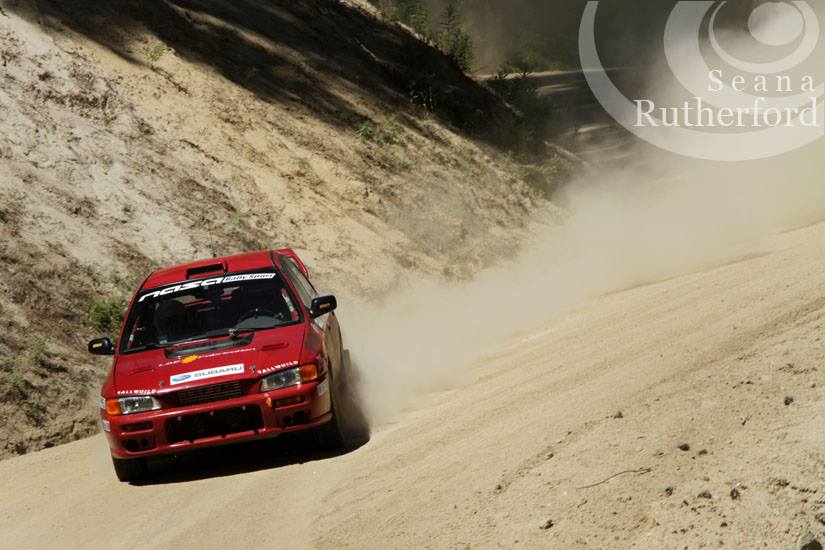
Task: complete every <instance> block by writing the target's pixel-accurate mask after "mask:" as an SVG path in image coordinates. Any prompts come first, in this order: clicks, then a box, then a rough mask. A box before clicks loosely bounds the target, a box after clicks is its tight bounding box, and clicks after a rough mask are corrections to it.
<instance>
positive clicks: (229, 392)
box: [173, 380, 243, 407]
mask: <svg viewBox="0 0 825 550" xmlns="http://www.w3.org/2000/svg"><path fill="white" fill-rule="evenodd" d="M242 395H243V386H242V385H241V381H240V380H234V381H232V382H224V383H222V384H213V385H211V386H202V387H200V388H192V389H191V390H181V391H179V392H175V394H174V398H173V399H175V401H176V405H177V406H179V407H188V406H190V405H201V404H203V403H213V402H215V401H226V400H227V399H235V398H236V397H241V396H242Z"/></svg>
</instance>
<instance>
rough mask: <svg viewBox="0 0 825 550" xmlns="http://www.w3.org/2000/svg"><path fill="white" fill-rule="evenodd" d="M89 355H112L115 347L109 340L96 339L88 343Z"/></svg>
mask: <svg viewBox="0 0 825 550" xmlns="http://www.w3.org/2000/svg"><path fill="white" fill-rule="evenodd" d="M89 353H91V354H93V355H114V354H115V345H114V344H113V343H112V341H111V340H110V339H109V338H97V339H95V340H92V341H91V342H89Z"/></svg>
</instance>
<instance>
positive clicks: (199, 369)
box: [89, 249, 365, 481]
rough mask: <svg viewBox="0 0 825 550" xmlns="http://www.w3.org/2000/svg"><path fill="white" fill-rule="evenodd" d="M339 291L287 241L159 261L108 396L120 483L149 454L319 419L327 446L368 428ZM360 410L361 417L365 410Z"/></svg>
mask: <svg viewBox="0 0 825 550" xmlns="http://www.w3.org/2000/svg"><path fill="white" fill-rule="evenodd" d="M336 308H337V302H336V299H335V297H334V296H319V295H318V293H317V292H316V291H315V287H313V285H312V283H311V282H310V281H309V275H308V272H307V269H306V267H305V266H304V264H303V262H301V260H300V259H299V258H298V256H297V255H296V254H295V253H294V252H293V251H292V250H289V249H284V250H277V251H274V252H255V253H249V254H242V255H238V256H231V257H226V258H214V259H210V260H206V261H201V262H196V263H192V264H187V265H182V266H179V267H173V268H170V269H164V270H161V271H157V272H155V273H153V274H152V275H150V276H149V278H147V279H146V281H145V282H144V283H143V284H142V285H141V287H140V289H139V290H138V291H137V293H136V294H135V296H134V297H133V298H132V303H131V304H130V306H129V310H128V313H127V314H126V319H125V321H124V324H123V328H122V330H121V334H120V338H119V340H118V343H117V345H115V344H113V343H112V341H111V340H110V339H109V338H100V339H97V340H93V341H92V342H90V343H89V351H90V352H91V353H94V354H97V355H114V362H113V365H112V370H111V372H110V373H109V377H108V378H107V379H106V382H105V383H104V384H103V388H102V390H101V397H100V416H101V420H102V423H103V431H104V432H105V433H106V437H107V438H108V440H109V447H110V449H111V453H112V461H113V463H114V468H115V473H116V474H117V477H118V478H119V479H120V480H121V481H128V480H134V479H137V478H139V477H141V476H143V475H145V473H146V471H147V458H148V457H151V456H153V455H158V454H166V453H178V452H182V451H187V450H190V449H195V448H201V447H209V446H215V445H226V444H229V443H236V442H241V441H249V440H253V439H263V438H270V437H274V436H277V435H280V434H282V433H285V432H293V431H299V430H308V429H313V430H315V431H316V433H317V434H318V439H319V442H320V443H321V444H322V445H324V446H325V447H328V448H334V447H342V446H344V445H347V444H348V443H351V442H352V441H353V440H354V439H357V438H359V437H363V436H364V434H365V426H364V425H363V422H362V421H361V419H360V414H359V413H358V411H357V406H355V402H354V400H353V396H352V394H351V391H350V385H349V384H347V380H348V378H349V370H350V366H349V362H348V360H347V354H346V353H345V351H344V348H343V344H342V341H341V330H340V328H339V325H338V320H337V319H336V316H335V313H334V311H335V309H336ZM356 417H358V418H356Z"/></svg>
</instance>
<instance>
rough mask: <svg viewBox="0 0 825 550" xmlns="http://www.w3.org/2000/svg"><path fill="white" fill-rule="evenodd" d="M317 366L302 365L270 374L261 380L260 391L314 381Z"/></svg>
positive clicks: (316, 376)
mask: <svg viewBox="0 0 825 550" xmlns="http://www.w3.org/2000/svg"><path fill="white" fill-rule="evenodd" d="M318 378H319V376H318V366H317V365H314V364H311V365H304V366H302V367H296V368H294V369H287V370H282V371H281V372H276V373H275V374H270V375H269V376H267V377H266V378H264V379H262V380H261V391H262V392H266V391H272V390H280V389H282V388H288V387H290V386H298V385H300V384H304V383H306V382H314V381H315V380H318Z"/></svg>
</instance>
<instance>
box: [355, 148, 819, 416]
mask: <svg viewBox="0 0 825 550" xmlns="http://www.w3.org/2000/svg"><path fill="white" fill-rule="evenodd" d="M823 153H825V146H823V142H822V140H820V141H818V142H817V143H815V144H813V145H811V146H808V147H807V148H805V149H802V150H800V151H797V152H794V153H789V154H786V155H784V156H781V157H777V158H774V159H768V160H760V161H753V162H748V163H708V162H699V161H691V160H688V159H683V158H681V157H676V156H672V155H670V154H667V153H663V152H661V151H658V150H653V149H650V148H643V147H640V151H639V153H638V155H637V156H636V162H634V163H633V166H631V167H627V168H626V169H621V170H615V171H614V172H612V173H610V174H608V175H602V176H591V177H587V178H581V179H579V180H578V181H575V182H573V183H572V184H570V185H568V186H567V187H566V188H565V190H563V192H562V193H561V194H560V195H559V196H557V197H556V199H555V201H554V202H556V203H558V204H560V205H563V207H564V208H563V210H564V214H563V216H562V218H561V220H560V219H559V211H558V210H557V209H555V208H554V207H548V208H547V210H545V211H543V212H540V213H538V214H537V215H536V218H535V220H534V221H533V223H532V225H531V230H530V231H529V232H528V234H529V235H530V237H529V238H528V239H527V242H526V243H525V245H524V247H523V250H522V251H521V252H520V253H519V254H518V256H517V257H516V258H515V259H514V260H512V261H509V262H507V263H505V264H501V265H498V266H496V267H494V268H490V269H487V270H485V271H483V272H481V273H479V274H478V276H477V277H476V278H475V279H474V280H473V281H471V282H467V283H446V282H443V281H439V280H413V281H410V282H407V283H406V284H405V285H404V286H403V288H400V289H399V290H397V291H396V292H395V293H393V294H392V295H390V296H388V297H386V298H385V299H384V300H382V301H381V302H380V303H374V304H363V305H359V306H357V307H352V308H349V310H348V311H347V310H345V311H342V325H343V327H344V329H345V330H346V335H345V339H346V340H347V344H348V347H349V348H351V350H352V355H353V359H354V361H355V363H356V365H357V367H358V369H359V370H360V372H361V377H362V384H363V387H362V393H363V399H364V402H365V407H366V409H367V412H368V414H369V416H370V418H371V419H372V421H373V423H374V424H381V423H384V422H388V421H392V420H393V418H394V417H395V416H397V415H398V414H399V413H401V412H402V411H404V410H405V409H407V408H409V407H414V406H415V404H416V401H417V400H418V399H419V398H420V397H421V396H423V395H425V394H426V393H428V392H431V391H438V390H444V389H447V388H450V387H455V386H456V385H458V384H460V383H462V381H464V380H466V377H468V376H472V374H471V372H470V371H469V367H471V365H472V364H473V362H474V361H477V360H478V359H479V358H481V357H483V356H484V355H487V354H491V353H493V352H496V351H497V350H500V349H501V348H502V347H503V346H504V345H505V344H507V343H508V340H509V341H512V339H513V337H514V336H516V335H518V334H524V333H525V332H528V331H530V330H534V329H537V328H539V327H541V326H542V325H543V324H547V323H548V322H550V321H552V320H553V319H554V318H556V317H558V316H559V315H561V314H563V313H564V312H565V311H567V310H569V309H570V308H571V307H573V306H575V305H577V304H580V303H582V302H584V301H587V300H589V299H593V298H596V297H598V296H600V295H603V294H605V293H608V292H611V291H616V290H621V289H626V288H630V287H633V286H637V285H641V284H646V283H652V282H655V281H659V280H663V279H665V278H669V277H673V276H676V275H679V274H685V273H689V272H692V271H696V270H701V269H706V268H710V267H713V266H721V265H724V264H725V263H728V262H732V261H736V260H739V259H743V258H746V257H748V256H750V255H753V254H759V253H762V252H766V251H768V250H769V248H770V239H769V237H770V236H771V235H774V234H776V233H778V232H781V231H784V230H789V229H793V228H797V227H800V226H803V225H806V224H810V223H814V222H817V221H820V220H822V219H825V185H823V184H822V178H821V174H820V173H819V172H820V170H819V168H818V164H819V163H818V161H819V160H820V159H822V158H823Z"/></svg>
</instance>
